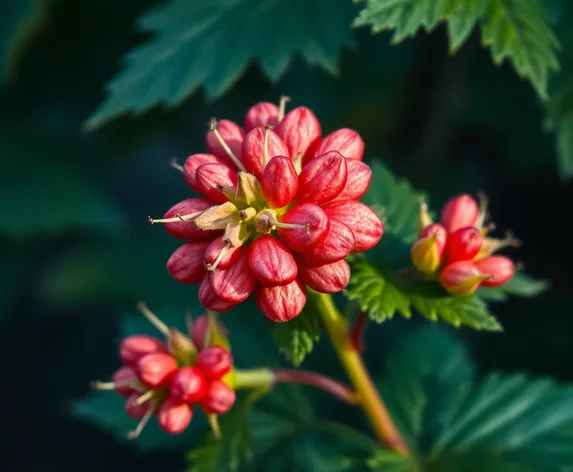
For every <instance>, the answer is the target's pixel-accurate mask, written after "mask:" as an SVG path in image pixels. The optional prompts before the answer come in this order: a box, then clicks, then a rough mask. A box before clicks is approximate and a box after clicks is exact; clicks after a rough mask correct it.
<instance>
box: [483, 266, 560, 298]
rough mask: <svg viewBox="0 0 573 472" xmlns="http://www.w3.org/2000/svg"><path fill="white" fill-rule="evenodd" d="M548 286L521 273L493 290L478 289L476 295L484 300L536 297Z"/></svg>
mask: <svg viewBox="0 0 573 472" xmlns="http://www.w3.org/2000/svg"><path fill="white" fill-rule="evenodd" d="M549 286H550V284H549V282H548V281H547V280H535V279H533V278H532V277H530V276H529V275H527V274H524V273H523V272H517V273H516V274H515V275H514V276H513V277H512V278H511V280H509V282H507V283H505V284H503V285H501V286H499V287H495V288H480V289H478V291H477V292H476V293H477V295H478V296H479V297H480V298H482V299H484V300H491V301H500V302H503V301H505V300H507V298H508V295H516V296H519V297H536V296H537V295H539V294H541V293H543V292H545V290H547V289H548V288H549Z"/></svg>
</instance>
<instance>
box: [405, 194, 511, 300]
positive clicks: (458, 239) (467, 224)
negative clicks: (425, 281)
mask: <svg viewBox="0 0 573 472" xmlns="http://www.w3.org/2000/svg"><path fill="white" fill-rule="evenodd" d="M486 207H487V201H486V199H485V197H482V198H481V202H480V204H478V203H477V202H476V200H475V199H474V198H472V197H471V196H470V195H465V194H463V195H457V196H455V197H453V198H451V199H450V200H449V201H447V202H446V204H445V205H444V207H443V208H442V212H441V215H440V222H439V223H434V222H433V221H432V219H431V218H430V216H429V214H428V212H427V207H426V205H425V203H423V202H422V203H421V208H420V217H419V222H420V231H419V235H418V239H417V240H416V241H415V242H414V244H413V245H412V248H411V251H410V255H411V258H412V263H413V264H414V266H415V267H416V269H417V270H418V271H419V272H421V273H422V274H424V275H425V276H426V277H428V278H438V279H439V281H440V284H441V285H442V286H443V287H444V288H445V289H446V290H447V291H448V292H450V293H451V294H453V295H460V296H463V295H470V294H472V293H473V292H475V291H476V290H477V289H478V287H480V286H483V287H498V286H500V285H503V284H505V283H506V282H508V281H509V280H510V279H511V278H512V277H513V275H514V274H515V264H514V263H513V261H512V260H511V259H509V258H508V257H505V256H500V255H494V252H495V251H497V250H499V249H502V248H504V247H507V246H517V245H519V241H518V240H516V239H514V238H513V237H512V236H511V235H508V236H507V237H506V238H505V239H502V240H500V239H495V238H491V237H488V233H489V231H490V230H491V229H492V225H485V220H486V211H487V208H486Z"/></svg>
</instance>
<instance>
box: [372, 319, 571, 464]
mask: <svg viewBox="0 0 573 472" xmlns="http://www.w3.org/2000/svg"><path fill="white" fill-rule="evenodd" d="M381 391H382V394H383V396H384V399H385V400H386V403H387V405H388V408H389V409H390V411H391V414H392V417H393V418H394V419H395V421H396V424H397V425H398V427H399V428H400V430H401V431H402V433H403V434H404V437H405V438H406V440H407V441H408V442H409V443H410V444H411V445H412V446H413V447H414V448H416V449H417V450H418V452H419V453H420V455H421V456H422V457H425V459H424V462H426V464H424V470H428V471H431V472H438V471H439V472H454V471H456V472H457V471H462V470H463V471H468V472H481V471H488V472H489V471H491V472H498V471H499V472H501V471H503V472H526V471H529V472H550V471H565V470H567V467H570V466H571V464H573V441H572V439H573V386H562V385H559V384H557V383H556V382H555V381H554V380H551V379H547V378H538V379H534V378H531V377H529V376H527V375H523V374H510V375H505V374H500V373H490V374H489V375H487V376H486V377H485V378H484V379H483V380H481V381H477V382H476V380H475V369H474V367H473V365H472V362H471V361H470V360H469V358H468V356H467V353H466V350H465V348H464V346H463V344H462V343H461V342H460V341H457V340H455V339H454V338H451V337H449V336H446V335H445V334H444V333H443V332H441V331H440V330H439V329H437V328H436V327H424V328H422V329H421V330H419V331H417V332H416V333H414V334H413V335H411V336H409V337H408V338H406V339H405V341H403V344H402V345H401V346H400V347H399V348H398V349H397V351H395V353H394V354H393V355H392V356H391V358H390V359H389V361H388V369H387V374H386V377H385V378H384V381H383V384H382V388H381Z"/></svg>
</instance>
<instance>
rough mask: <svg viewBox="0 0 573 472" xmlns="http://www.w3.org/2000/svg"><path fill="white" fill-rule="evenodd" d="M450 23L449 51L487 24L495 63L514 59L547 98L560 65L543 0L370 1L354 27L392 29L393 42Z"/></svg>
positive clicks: (485, 35)
mask: <svg viewBox="0 0 573 472" xmlns="http://www.w3.org/2000/svg"><path fill="white" fill-rule="evenodd" d="M442 21H447V22H448V33H449V36H450V50H451V51H456V50H457V49H458V48H459V47H460V46H461V45H462V44H463V43H464V41H465V40H466V39H467V38H468V37H469V35H470V33H471V31H472V29H473V27H474V25H475V24H476V23H477V22H480V23H482V42H483V44H484V46H488V47H490V48H491V54H492V57H493V60H494V62H495V63H496V64H501V63H502V62H503V61H504V60H505V59H509V60H510V61H511V63H512V65H513V67H514V69H515V70H516V72H517V73H518V75H520V76H521V77H523V78H525V79H527V80H529V81H530V82H531V83H532V85H533V86H534V88H535V90H536V91H537V93H538V94H539V96H540V97H541V98H543V99H547V83H548V77H549V74H550V73H551V72H554V71H556V70H558V69H559V62H558V60H557V56H556V49H557V48H558V46H559V42H558V41H557V38H556V36H555V34H554V33H553V31H552V29H551V27H550V26H549V23H548V19H547V14H546V13H545V11H544V9H543V5H542V2H541V1H540V0H528V1H523V0H367V4H366V7H364V9H363V10H362V11H361V12H360V14H359V16H358V18H356V20H355V21H354V26H370V27H371V29H372V31H373V32H374V33H379V32H382V31H387V30H389V31H393V32H394V34H393V36H392V42H393V43H399V42H401V41H402V40H404V39H405V38H407V37H410V36H414V35H415V34H416V33H417V32H418V30H419V29H420V28H423V29H424V30H425V31H427V32H430V31H432V30H433V29H435V28H436V26H438V24H439V23H440V22H442Z"/></svg>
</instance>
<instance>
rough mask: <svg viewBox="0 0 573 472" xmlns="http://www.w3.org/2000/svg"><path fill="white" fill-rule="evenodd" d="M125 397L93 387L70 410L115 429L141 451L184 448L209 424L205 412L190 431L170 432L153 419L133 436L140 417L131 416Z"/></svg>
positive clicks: (99, 425) (124, 440)
mask: <svg viewBox="0 0 573 472" xmlns="http://www.w3.org/2000/svg"><path fill="white" fill-rule="evenodd" d="M125 401H126V399H125V398H124V397H121V396H119V395H118V394H116V393H115V392H112V391H99V392H98V391H93V392H90V393H89V394H88V395H87V396H86V397H84V398H82V399H81V400H77V401H74V402H73V403H72V405H71V409H70V412H71V414H72V415H73V416H74V417H76V418H78V419H80V420H83V421H87V422H89V423H92V424H94V425H96V426H98V427H99V428H101V429H104V430H106V431H108V432H111V433H113V434H114V435H115V436H116V438H117V440H118V441H120V442H122V443H126V444H127V443H129V444H132V445H133V446H135V447H136V448H138V449H140V450H141V451H152V450H160V449H173V448H180V447H181V446H184V445H186V444H189V443H190V442H191V441H192V440H193V436H194V435H195V434H197V431H198V430H200V429H201V428H202V427H204V425H205V422H204V421H202V419H201V418H200V416H201V415H198V414H197V415H195V416H194V418H193V421H192V422H191V426H190V428H189V429H188V430H187V431H185V432H184V433H182V434H181V435H177V436H170V435H168V434H165V433H164V432H163V431H162V430H161V429H160V428H159V426H158V424H157V421H155V419H152V420H151V421H150V422H149V424H148V425H147V426H146V427H145V428H144V429H143V432H142V433H141V435H140V436H139V437H138V438H137V439H135V440H129V439H127V433H128V432H129V431H131V430H133V429H134V428H135V427H136V425H137V423H138V421H137V420H134V419H132V418H130V417H129V416H127V413H126V412H125Z"/></svg>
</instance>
